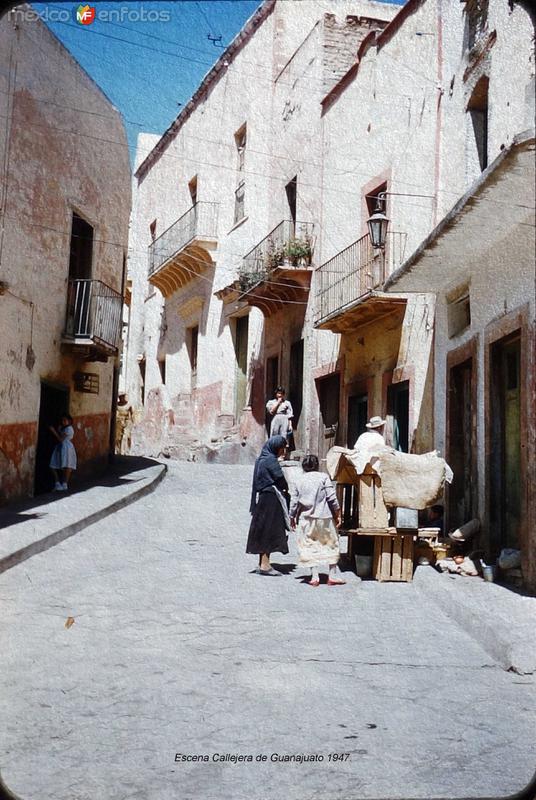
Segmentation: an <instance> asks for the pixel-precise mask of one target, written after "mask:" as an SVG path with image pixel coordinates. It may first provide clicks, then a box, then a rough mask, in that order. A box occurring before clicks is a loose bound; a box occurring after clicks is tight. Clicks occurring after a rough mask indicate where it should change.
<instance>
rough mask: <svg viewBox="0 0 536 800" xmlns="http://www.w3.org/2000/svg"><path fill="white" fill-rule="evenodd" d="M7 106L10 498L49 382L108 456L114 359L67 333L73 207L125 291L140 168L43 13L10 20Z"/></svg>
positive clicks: (1, 362) (0, 344)
mask: <svg viewBox="0 0 536 800" xmlns="http://www.w3.org/2000/svg"><path fill="white" fill-rule="evenodd" d="M52 88H53V91H52ZM58 98H60V100H58ZM0 109H1V110H0V114H1V115H2V118H3V123H2V125H1V126H0V128H1V132H0V164H2V165H5V170H4V172H3V174H2V181H1V182H0V183H2V186H3V187H4V188H3V191H4V195H3V197H2V200H3V202H2V204H1V205H2V210H3V212H4V213H3V215H2V217H1V218H0V224H1V223H3V231H2V233H1V234H0V237H1V238H0V259H1V260H0V280H1V281H3V282H5V283H6V284H7V287H8V289H7V291H6V292H5V293H3V294H2V295H0V319H1V332H2V335H1V337H0V442H2V443H3V444H0V450H1V452H2V456H0V458H2V459H3V460H4V463H3V467H4V468H3V469H2V470H1V475H2V477H1V489H0V492H1V494H2V500H7V499H10V498H12V497H17V496H23V495H28V494H31V492H32V489H33V473H34V462H35V447H36V440H37V424H38V418H39V406H40V387H41V381H48V382H50V383H52V384H57V385H60V386H63V387H65V388H66V389H67V390H69V393H70V409H69V410H70V413H71V414H72V416H73V417H74V418H75V421H76V422H77V424H78V422H80V424H81V425H82V429H81V430H83V431H84V433H83V436H81V435H80V434H79V432H78V431H77V435H76V444H77V450H78V453H79V460H80V463H81V465H83V463H84V462H85V461H88V460H95V459H103V458H105V457H106V455H107V452H108V431H109V418H110V412H111V406H112V378H113V367H114V363H113V359H110V360H109V361H108V362H107V363H99V362H94V361H93V362H87V361H86V360H85V359H84V358H83V357H81V356H80V355H78V354H77V353H76V352H75V351H73V350H70V351H67V350H65V347H64V346H63V345H62V333H63V329H64V324H65V314H66V302H67V282H68V274H69V255H70V237H71V221H72V214H73V211H74V212H76V213H78V214H79V215H81V216H82V217H84V218H85V219H86V220H87V221H88V222H89V223H90V224H91V225H92V226H93V228H94V245H93V270H92V278H95V279H99V280H101V281H103V282H104V283H106V284H107V285H109V286H111V287H112V288H114V289H116V290H118V291H119V290H120V289H121V280H122V266H123V257H124V254H125V253H126V247H127V235H128V215H129V201H130V186H129V184H130V167H129V160H128V148H127V142H126V135H125V131H124V127H123V124H122V121H121V117H120V115H119V113H118V112H117V111H116V110H115V109H114V107H113V106H112V105H111V103H110V101H109V100H108V99H107V98H106V97H105V95H104V94H103V93H102V92H101V91H100V89H99V88H98V87H97V85H96V84H95V83H94V82H93V81H92V79H91V78H90V77H89V76H88V75H87V74H86V73H85V72H84V71H83V70H82V68H81V67H80V66H79V65H78V64H77V62H76V61H75V60H74V59H73V57H72V56H71V55H70V54H69V53H68V51H67V50H66V49H65V48H64V47H63V46H62V45H61V44H60V42H59V41H58V40H57V39H56V38H55V37H54V35H53V34H52V33H51V32H50V31H49V30H48V28H47V27H46V26H45V25H44V24H43V23H41V22H40V21H39V20H31V19H24V18H22V17H21V16H17V17H16V25H14V24H13V21H12V19H11V18H10V17H9V16H5V17H3V18H2V20H1V22H0ZM71 131H72V133H71ZM103 141H106V144H105V145H104V146H103V144H102V142H103ZM76 372H91V373H95V374H97V375H98V379H99V394H98V395H97V394H86V393H81V392H79V391H77V390H76V388H75V383H74V374H75V373H76ZM63 410H64V409H58V414H59V413H61V412H62V411H63ZM86 420H91V422H88V423H87V425H86V422H85V421H86ZM86 430H88V431H91V433H86V432H85V431H86Z"/></svg>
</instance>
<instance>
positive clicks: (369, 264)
mask: <svg viewBox="0 0 536 800" xmlns="http://www.w3.org/2000/svg"><path fill="white" fill-rule="evenodd" d="M406 239H407V234H406V233H398V232H395V231H390V232H389V233H388V234H387V242H386V246H385V251H383V252H382V251H381V250H376V249H375V248H373V247H372V244H371V241H370V236H369V234H368V233H367V234H365V235H364V236H362V237H361V238H360V239H358V240H357V241H356V242H354V243H353V244H351V245H350V246H349V247H347V248H346V249H345V250H341V252H340V253H337V255H336V256H334V257H333V258H330V260H329V261H326V262H325V263H324V264H322V265H321V266H320V267H318V269H317V271H316V280H317V283H316V298H315V311H314V324H315V327H317V328H327V329H330V330H334V331H338V330H339V329H340V323H341V316H342V315H344V314H345V313H346V312H347V311H349V310H351V309H353V308H354V307H355V306H356V304H358V303H360V302H362V301H363V300H364V299H365V298H366V297H367V296H369V295H370V294H371V293H372V292H373V291H374V290H378V289H381V287H382V285H383V284H384V282H385V280H386V279H387V277H388V276H389V275H390V274H391V272H393V271H394V270H395V269H396V268H397V267H398V266H400V265H401V264H402V262H403V260H404V253H405V249H406Z"/></svg>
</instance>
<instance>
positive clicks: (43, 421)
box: [34, 381, 69, 495]
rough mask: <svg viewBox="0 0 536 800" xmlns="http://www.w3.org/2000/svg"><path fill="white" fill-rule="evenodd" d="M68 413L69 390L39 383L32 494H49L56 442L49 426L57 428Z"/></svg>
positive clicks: (52, 481) (51, 484)
mask: <svg viewBox="0 0 536 800" xmlns="http://www.w3.org/2000/svg"><path fill="white" fill-rule="evenodd" d="M67 413H69V390H68V389H67V387H65V386H58V385H54V384H50V383H45V382H44V381H42V382H41V399H40V403H39V427H38V431H37V449H36V452H35V473H34V494H35V495H38V494H44V493H45V492H50V491H51V489H52V487H53V485H54V480H53V476H52V472H51V471H50V468H49V466H48V465H49V463H50V457H51V455H52V451H53V449H54V447H55V446H56V445H57V443H58V441H57V439H56V438H55V436H53V435H52V434H51V432H50V431H49V426H50V425H53V426H54V427H55V428H56V427H57V426H58V423H59V420H60V417H61V416H62V414H67Z"/></svg>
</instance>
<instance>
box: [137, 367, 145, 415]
mask: <svg viewBox="0 0 536 800" xmlns="http://www.w3.org/2000/svg"><path fill="white" fill-rule="evenodd" d="M138 366H139V368H140V394H141V404H142V405H144V404H145V356H144V357H143V358H141V359H140V360H139V361H138Z"/></svg>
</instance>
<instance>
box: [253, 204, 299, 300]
mask: <svg viewBox="0 0 536 800" xmlns="http://www.w3.org/2000/svg"><path fill="white" fill-rule="evenodd" d="M313 231H314V225H313V223H312V222H294V221H292V220H288V219H287V220H283V222H280V223H279V225H277V227H275V228H274V229H273V231H270V233H269V234H268V236H265V237H264V239H263V240H262V241H261V242H259V244H257V245H256V246H255V247H254V248H253V250H250V251H249V253H247V254H246V255H245V256H244V258H243V260H242V265H241V267H240V270H239V280H240V285H241V287H242V289H243V290H244V291H246V290H247V289H248V288H250V287H251V286H253V285H254V284H255V283H258V282H259V281H262V280H266V279H268V278H269V277H270V274H271V272H272V271H273V270H274V269H275V268H276V267H279V266H288V267H289V268H291V267H295V268H303V267H309V266H310V265H311V258H312V254H313V249H314V242H313Z"/></svg>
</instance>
